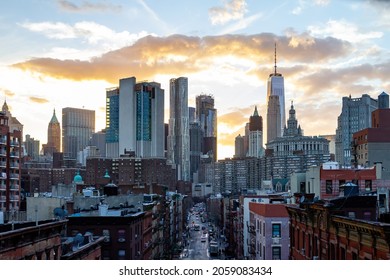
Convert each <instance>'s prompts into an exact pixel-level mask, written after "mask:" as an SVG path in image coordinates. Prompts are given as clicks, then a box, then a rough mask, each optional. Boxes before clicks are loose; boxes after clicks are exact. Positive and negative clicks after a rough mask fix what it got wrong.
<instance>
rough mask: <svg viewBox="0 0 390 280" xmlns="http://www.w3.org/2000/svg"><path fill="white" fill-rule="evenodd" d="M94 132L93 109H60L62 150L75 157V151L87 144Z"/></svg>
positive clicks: (70, 156) (66, 155) (69, 156)
mask: <svg viewBox="0 0 390 280" xmlns="http://www.w3.org/2000/svg"><path fill="white" fill-rule="evenodd" d="M93 132H95V111H93V110H87V109H78V108H69V107H67V108H63V109H62V152H63V153H64V157H67V158H70V159H77V153H78V152H79V151H82V150H83V149H84V148H85V147H87V146H88V144H89V140H90V138H91V136H92V133H93Z"/></svg>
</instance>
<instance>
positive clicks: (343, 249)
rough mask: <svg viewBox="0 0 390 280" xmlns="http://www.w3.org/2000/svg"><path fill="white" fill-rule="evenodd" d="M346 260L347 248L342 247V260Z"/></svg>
mask: <svg viewBox="0 0 390 280" xmlns="http://www.w3.org/2000/svg"><path fill="white" fill-rule="evenodd" d="M345 258H346V252H345V248H343V247H340V259H341V260H345Z"/></svg>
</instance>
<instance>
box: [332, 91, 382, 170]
mask: <svg viewBox="0 0 390 280" xmlns="http://www.w3.org/2000/svg"><path fill="white" fill-rule="evenodd" d="M376 109H378V101H377V100H376V99H373V98H371V97H370V96H369V95H368V94H363V95H362V97H359V98H351V96H349V97H343V104H342V109H341V114H340V115H339V117H338V118H337V129H336V161H337V162H339V163H340V165H345V166H349V165H351V160H352V155H351V143H352V138H353V134H354V133H355V132H358V131H360V130H362V129H365V128H368V127H371V113H372V112H373V111H374V110H376Z"/></svg>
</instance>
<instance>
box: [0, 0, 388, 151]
mask: <svg viewBox="0 0 390 280" xmlns="http://www.w3.org/2000/svg"><path fill="white" fill-rule="evenodd" d="M0 34H1V44H0V57H1V59H0V94H2V99H0V100H1V103H3V102H4V99H6V101H7V104H8V106H9V107H10V110H11V113H12V115H13V116H14V117H16V118H17V119H18V120H19V121H20V122H21V123H22V124H24V134H30V136H31V137H33V138H35V139H38V140H40V142H41V144H45V143H46V142H47V126H48V122H49V121H50V119H51V116H52V113H53V109H56V112H57V117H58V119H59V121H60V122H61V110H62V108H64V107H75V108H85V109H92V110H95V111H96V130H97V131H98V130H101V129H102V128H104V127H105V91H106V88H109V87H112V86H117V85H118V83H119V79H121V78H125V77H131V76H135V77H136V78H137V81H142V80H149V81H156V82H159V83H161V85H162V88H163V89H165V107H166V118H165V122H168V112H169V108H168V106H169V102H168V100H169V87H168V84H169V79H171V78H176V77H180V76H185V77H188V80H189V106H195V102H194V101H195V97H196V96H197V95H199V94H201V93H204V94H212V95H213V96H214V98H215V107H216V108H217V109H218V156H219V158H225V157H232V156H233V154H234V138H235V137H236V136H237V135H238V134H243V133H244V126H245V123H246V122H247V121H248V120H249V116H250V114H252V113H253V110H254V106H255V105H257V107H258V110H259V114H260V115H261V116H263V122H264V127H265V126H266V107H265V104H266V82H267V79H268V76H269V74H270V73H271V72H272V71H273V63H274V44H275V42H276V44H277V50H278V57H277V60H278V63H277V64H278V72H279V73H281V74H283V76H284V77H285V95H286V96H285V99H286V111H287V112H288V109H289V106H290V103H291V101H292V100H293V102H294V106H295V109H296V113H297V118H298V121H299V124H300V125H301V127H302V129H303V130H304V134H305V135H307V136H314V135H321V134H335V129H336V126H337V117H338V115H339V114H340V112H341V99H342V97H343V96H349V95H351V96H352V97H360V96H361V95H362V94H364V93H367V94H369V95H371V97H373V98H377V96H378V95H379V94H380V93H381V92H382V91H385V92H387V93H389V91H390V52H389V46H390V38H389V34H390V1H385V0H382V1H380V0H376V1H374V0H371V1H363V0H361V1H358V0H356V1H353V0H337V1H336V0H333V1H332V0H315V1H306V0H297V1H279V0H273V1H265V0H264V1H260V0H247V1H244V0H208V1H189V0H185V1H179V0H175V1H174V0H164V1H161V0H128V1H119V0H118V1H114V0H112V1H108V0H97V1H92V0H82V1H77V0H69V1H68V0H56V1H54V0H53V1H47V0H26V1H7V2H5V3H3V4H2V7H1V12H0ZM264 130H265V131H266V127H265V129H264ZM265 139H266V137H264V141H265Z"/></svg>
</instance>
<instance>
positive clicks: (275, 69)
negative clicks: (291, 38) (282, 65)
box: [274, 42, 277, 75]
mask: <svg viewBox="0 0 390 280" xmlns="http://www.w3.org/2000/svg"><path fill="white" fill-rule="evenodd" d="M274 68H275V75H276V73H277V71H276V42H275V66H274Z"/></svg>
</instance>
